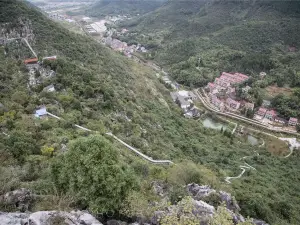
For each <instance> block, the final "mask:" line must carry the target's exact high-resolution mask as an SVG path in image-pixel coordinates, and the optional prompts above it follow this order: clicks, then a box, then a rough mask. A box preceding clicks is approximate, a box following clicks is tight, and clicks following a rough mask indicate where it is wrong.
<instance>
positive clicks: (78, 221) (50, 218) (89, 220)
mask: <svg viewBox="0 0 300 225" xmlns="http://www.w3.org/2000/svg"><path fill="white" fill-rule="evenodd" d="M0 221H1V225H52V224H55V225H56V224H59V225H103V224H102V223H100V222H99V221H98V220H96V219H95V217H93V216H92V215H91V214H89V213H86V212H82V211H72V212H58V211H40V212H35V213H31V214H29V213H0Z"/></svg>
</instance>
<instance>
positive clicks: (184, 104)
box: [176, 96, 191, 110]
mask: <svg viewBox="0 0 300 225" xmlns="http://www.w3.org/2000/svg"><path fill="white" fill-rule="evenodd" d="M176 101H177V102H178V104H179V105H180V107H181V108H182V109H183V110H186V109H187V108H188V107H190V106H191V102H189V101H187V100H186V99H185V98H184V97H183V96H178V98H177V100H176Z"/></svg>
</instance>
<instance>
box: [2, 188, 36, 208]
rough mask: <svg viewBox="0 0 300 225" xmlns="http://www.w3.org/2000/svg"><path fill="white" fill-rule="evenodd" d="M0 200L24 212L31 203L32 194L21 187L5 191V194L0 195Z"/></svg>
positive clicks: (32, 199)
mask: <svg viewBox="0 0 300 225" xmlns="http://www.w3.org/2000/svg"><path fill="white" fill-rule="evenodd" d="M0 201H1V202H2V204H4V205H10V206H14V207H16V209H18V210H19V211H21V212H25V211H27V210H28V209H29V207H30V205H31V204H32V203H33V201H34V195H33V194H32V193H31V191H30V190H28V189H26V188H21V189H18V190H14V191H10V192H7V193H6V194H4V195H2V196H0Z"/></svg>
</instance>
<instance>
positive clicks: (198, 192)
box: [186, 183, 216, 200]
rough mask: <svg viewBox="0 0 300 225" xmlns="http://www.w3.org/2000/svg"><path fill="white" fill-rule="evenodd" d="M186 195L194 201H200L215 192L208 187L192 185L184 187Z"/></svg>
mask: <svg viewBox="0 0 300 225" xmlns="http://www.w3.org/2000/svg"><path fill="white" fill-rule="evenodd" d="M186 188H187V191H188V193H190V195H191V196H192V197H193V199H195V200H201V199H203V198H204V197H206V196H209V195H210V194H211V193H216V191H215V190H214V189H212V188H210V186H208V185H203V186H200V185H198V184H195V183H192V184H188V185H187V186H186Z"/></svg>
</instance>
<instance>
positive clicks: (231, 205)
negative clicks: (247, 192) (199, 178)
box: [186, 183, 240, 212]
mask: <svg viewBox="0 0 300 225" xmlns="http://www.w3.org/2000/svg"><path fill="white" fill-rule="evenodd" d="M186 189H187V192H188V193H189V194H190V195H191V196H192V198H193V199H196V200H203V199H204V198H205V197H208V196H210V195H211V194H213V193H214V194H216V195H217V196H218V197H219V198H220V201H221V202H225V204H226V207H227V209H229V210H232V211H234V212H239V211H240V207H239V205H238V204H237V202H236V201H235V199H234V197H232V196H231V194H230V193H227V192H225V191H216V190H214V189H212V188H211V187H210V186H208V185H203V186H200V185H198V184H195V183H192V184H188V185H187V186H186Z"/></svg>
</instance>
